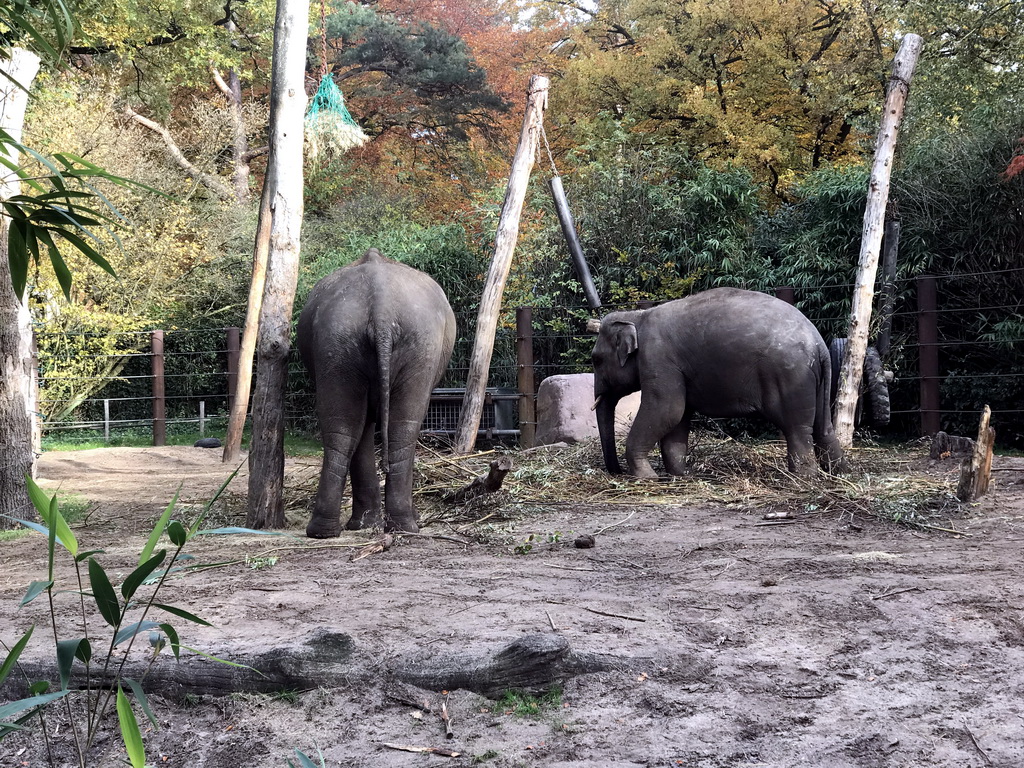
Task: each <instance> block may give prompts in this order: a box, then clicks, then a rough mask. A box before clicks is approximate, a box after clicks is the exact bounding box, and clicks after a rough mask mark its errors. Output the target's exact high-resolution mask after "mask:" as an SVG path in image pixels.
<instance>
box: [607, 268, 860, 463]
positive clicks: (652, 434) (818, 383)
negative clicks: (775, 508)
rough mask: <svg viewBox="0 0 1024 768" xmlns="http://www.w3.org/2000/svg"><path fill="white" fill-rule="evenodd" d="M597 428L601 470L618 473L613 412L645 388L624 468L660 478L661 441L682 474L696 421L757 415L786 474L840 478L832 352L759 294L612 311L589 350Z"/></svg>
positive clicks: (796, 315)
mask: <svg viewBox="0 0 1024 768" xmlns="http://www.w3.org/2000/svg"><path fill="white" fill-rule="evenodd" d="M593 362H594V395H595V396H596V397H597V403H596V408H597V426H598V433H599V434H600V437H601V449H602V452H603V454H604V462H605V467H606V468H607V469H608V471H609V472H611V473H618V472H621V469H620V467H619V459H618V456H617V454H616V449H615V405H616V403H618V401H619V399H620V398H621V397H623V396H624V395H627V394H629V393H631V392H636V391H637V390H640V394H641V400H640V410H639V411H638V412H637V415H636V419H635V421H634V422H633V426H632V428H631V429H630V430H629V435H628V436H627V438H626V464H627V466H628V468H629V472H630V473H631V474H634V475H638V476H639V477H656V473H655V472H654V469H653V468H652V467H651V462H650V460H649V459H648V453H649V452H650V450H651V449H652V448H653V447H654V444H655V443H658V442H660V443H661V456H662V460H663V461H664V463H665V468H666V469H667V470H668V471H669V472H670V473H671V474H673V475H681V474H683V473H684V472H685V470H686V451H687V440H688V438H689V433H690V421H691V419H692V417H693V414H694V413H702V414H704V415H705V416H711V417H735V416H747V415H750V414H755V413H756V414H760V415H761V416H763V417H764V418H766V419H767V420H768V421H770V422H771V423H772V424H774V425H775V426H776V427H778V428H779V429H780V430H781V431H782V433H783V435H785V437H786V447H787V456H788V460H789V469H790V471H791V472H795V473H797V474H800V475H808V474H811V473H813V472H814V471H815V451H816V452H817V459H818V461H819V462H820V463H821V465H822V466H823V467H824V468H825V469H827V470H838V471H843V470H844V469H845V462H844V459H843V452H842V449H841V448H840V447H839V442H838V441H837V440H836V436H835V432H834V431H833V429H832V416H831V414H830V412H829V387H830V380H831V376H832V369H831V361H830V359H829V352H828V348H827V347H826V346H825V342H824V341H823V340H822V338H821V335H820V334H819V333H818V331H817V329H816V328H815V327H814V326H813V325H812V324H811V322H810V321H809V320H808V319H807V318H806V317H804V315H803V314H801V312H800V311H799V310H798V309H796V308H795V307H793V306H791V305H789V304H787V303H786V302H784V301H781V300H779V299H776V298H774V297H772V296H768V295H766V294H763V293H755V292H753V291H743V290H739V289H736V288H715V289H713V290H710V291H705V292H703V293H698V294H695V295H693V296H689V297H687V298H685V299H677V300H675V301H670V302H668V303H666V304H662V305H661V306H658V307H654V308H653V309H645V310H637V311H635V312H612V313H610V314H609V315H607V316H606V317H605V318H604V319H603V320H602V321H601V329H600V332H599V335H598V339H597V343H596V344H595V346H594V352H593Z"/></svg>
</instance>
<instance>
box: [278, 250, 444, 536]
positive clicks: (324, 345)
mask: <svg viewBox="0 0 1024 768" xmlns="http://www.w3.org/2000/svg"><path fill="white" fill-rule="evenodd" d="M454 344H455V315H454V314H453V313H452V308H451V306H449V304H448V298H447V297H446V296H445V295H444V291H443V290H441V286H439V285H438V284H437V283H435V282H434V281H433V280H432V279H431V278H430V277H428V276H427V275H425V274H423V273H422V272H419V271H417V270H415V269H413V268H412V267H408V266H405V265H404V264H399V263H398V262H395V261H391V260H390V259H386V258H384V257H383V256H381V255H380V253H379V252H378V251H377V249H376V248H371V249H370V250H368V251H367V252H366V254H365V255H364V256H363V257H362V258H361V259H359V260H358V261H356V262H354V263H353V264H350V265H349V266H347V267H342V268H341V269H338V270H335V271H334V272H332V273H331V274H329V275H327V277H324V278H323V279H322V280H320V281H319V282H318V283H317V284H316V285H315V286H314V287H313V291H312V292H311V293H310V294H309V299H308V301H307V302H306V306H305V307H303V309H302V314H301V315H300V316H299V326H298V347H299V353H300V354H301V356H302V361H303V363H305V365H306V368H307V369H308V370H309V374H310V376H311V377H312V378H313V381H314V383H315V385H316V409H317V417H318V418H319V421H320V432H321V436H322V439H323V443H324V462H323V470H322V471H321V473H320V485H319V487H318V488H317V493H316V501H315V506H314V508H313V516H312V519H311V520H310V521H309V525H308V526H307V527H306V535H307V536H311V537H314V538H327V537H331V536H338V535H339V534H340V533H341V495H342V492H343V491H344V490H345V479H346V477H347V476H351V479H352V517H351V518H350V519H349V521H348V524H347V526H346V527H347V528H348V529H349V530H357V529H359V528H365V527H371V526H377V525H383V528H384V530H386V531H418V530H419V526H418V525H417V523H416V510H415V509H414V508H413V505H412V483H413V459H414V457H415V454H416V440H417V438H418V437H419V432H420V425H421V424H422V423H423V419H424V417H425V416H426V413H427V407H428V406H429V404H430V392H431V390H433V388H434V387H435V386H436V385H437V382H438V381H440V379H441V376H442V375H443V374H444V371H445V368H447V366H448V361H449V359H450V358H451V356H452V347H453V346H454ZM377 424H379V425H380V432H381V443H382V449H381V454H382V463H383V466H384V473H385V481H384V510H383V512H384V514H383V517H382V516H381V493H380V482H379V480H378V478H377V463H376V461H375V459H374V427H375V425H377Z"/></svg>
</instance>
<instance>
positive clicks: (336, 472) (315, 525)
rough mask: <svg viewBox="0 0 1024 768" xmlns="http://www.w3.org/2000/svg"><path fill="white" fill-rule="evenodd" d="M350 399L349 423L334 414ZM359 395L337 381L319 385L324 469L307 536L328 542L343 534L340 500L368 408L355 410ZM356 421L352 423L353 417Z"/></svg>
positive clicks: (318, 407)
mask: <svg viewBox="0 0 1024 768" xmlns="http://www.w3.org/2000/svg"><path fill="white" fill-rule="evenodd" d="M346 399H347V400H348V402H349V403H350V405H349V408H350V410H349V412H348V415H349V418H350V420H349V421H343V420H342V418H341V416H340V415H337V414H335V413H334V412H333V410H332V409H337V403H341V402H345V400H346ZM356 400H357V396H356V395H353V394H352V392H351V391H349V390H345V389H344V388H342V387H340V386H338V385H337V384H336V383H335V382H321V381H318V382H317V412H318V415H319V417H320V431H321V433H322V437H323V443H324V459H323V468H322V469H321V471H320V484H319V486H318V487H317V490H316V500H315V501H314V502H313V514H312V516H311V517H310V520H309V524H308V525H307V526H306V535H307V536H309V537H310V538H314V539H329V538H333V537H335V536H340V535H341V498H342V495H343V494H344V492H345V481H346V480H347V479H348V474H349V468H350V466H351V463H352V457H353V456H354V455H355V453H356V449H357V448H358V447H359V443H360V442H361V440H362V437H363V430H364V427H365V419H366V408H365V406H363V407H362V408H357V409H356V410H355V411H352V410H351V408H352V407H354V405H355V401H356ZM353 413H355V417H354V419H355V422H356V423H352V418H353V417H352V414H353Z"/></svg>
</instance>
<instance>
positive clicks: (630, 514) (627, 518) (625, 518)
mask: <svg viewBox="0 0 1024 768" xmlns="http://www.w3.org/2000/svg"><path fill="white" fill-rule="evenodd" d="M635 514H636V510H635V509H634V510H633V511H632V512H630V513H629V516H628V517H624V518H623V519H622V520H619V522H617V523H612V524H611V525H606V526H605V527H604V528H602V529H601V530H599V531H594V535H595V536H600V535H601V534H602V533H604V532H605V531H607V530H608V529H609V528H614V527H615V526H616V525H622V524H623V523H625V522H626V521H628V520H629V519H630V518H631V517H633V515H635Z"/></svg>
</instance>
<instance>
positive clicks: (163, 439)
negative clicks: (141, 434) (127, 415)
mask: <svg viewBox="0 0 1024 768" xmlns="http://www.w3.org/2000/svg"><path fill="white" fill-rule="evenodd" d="M150 343H151V348H152V352H153V360H152V362H153V445H167V403H166V400H165V399H164V394H165V391H164V332H163V331H153V333H152V340H151V342H150Z"/></svg>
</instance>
